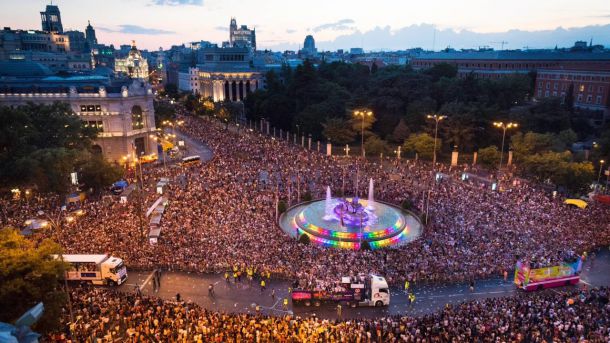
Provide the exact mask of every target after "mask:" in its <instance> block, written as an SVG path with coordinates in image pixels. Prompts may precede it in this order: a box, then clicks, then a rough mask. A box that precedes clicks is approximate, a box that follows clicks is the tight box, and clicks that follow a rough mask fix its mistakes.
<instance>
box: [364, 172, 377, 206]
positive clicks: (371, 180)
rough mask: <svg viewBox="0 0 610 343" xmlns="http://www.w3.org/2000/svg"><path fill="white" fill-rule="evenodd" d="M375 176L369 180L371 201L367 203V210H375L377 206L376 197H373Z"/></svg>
mask: <svg viewBox="0 0 610 343" xmlns="http://www.w3.org/2000/svg"><path fill="white" fill-rule="evenodd" d="M373 196H374V195H373V178H371V179H370V180H369V201H368V202H367V204H366V209H367V210H370V211H372V210H374V209H375V207H374V206H373V205H374V204H375V199H374V198H373Z"/></svg>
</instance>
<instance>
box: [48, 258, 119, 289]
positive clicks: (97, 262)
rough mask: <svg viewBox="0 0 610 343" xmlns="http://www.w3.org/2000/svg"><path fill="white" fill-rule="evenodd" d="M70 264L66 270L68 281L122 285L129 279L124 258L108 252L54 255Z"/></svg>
mask: <svg viewBox="0 0 610 343" xmlns="http://www.w3.org/2000/svg"><path fill="white" fill-rule="evenodd" d="M53 257H54V258H56V259H62V260H63V261H64V262H66V263H68V264H69V265H70V266H69V268H68V270H66V275H65V276H66V279H67V280H68V281H85V282H90V283H92V284H94V285H108V286H115V285H121V284H123V283H124V282H125V281H126V280H127V268H126V267H125V264H123V260H122V259H120V258H117V257H113V256H110V255H108V254H99V255H53Z"/></svg>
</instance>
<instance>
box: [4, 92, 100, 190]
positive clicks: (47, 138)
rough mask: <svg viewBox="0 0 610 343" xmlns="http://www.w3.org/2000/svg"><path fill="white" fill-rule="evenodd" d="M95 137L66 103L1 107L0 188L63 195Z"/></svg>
mask: <svg viewBox="0 0 610 343" xmlns="http://www.w3.org/2000/svg"><path fill="white" fill-rule="evenodd" d="M96 136H97V129H96V128H94V127H91V126H86V125H85V124H84V122H83V121H81V120H80V119H79V118H78V117H77V116H75V115H73V112H72V109H71V108H70V106H69V105H68V104H66V103H54V104H52V105H39V104H31V103H30V104H27V105H24V106H19V107H15V108H9V107H0V185H1V186H4V187H15V186H32V185H36V186H37V187H38V189H39V191H41V192H47V191H51V192H58V193H63V192H66V191H67V189H68V187H69V173H71V172H73V171H74V168H75V164H76V163H77V161H78V159H79V158H81V156H82V153H83V152H85V151H87V150H89V149H90V147H91V145H92V140H93V139H94V138H95V137H96Z"/></svg>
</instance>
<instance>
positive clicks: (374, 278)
mask: <svg viewBox="0 0 610 343" xmlns="http://www.w3.org/2000/svg"><path fill="white" fill-rule="evenodd" d="M366 286H368V287H366ZM368 292H370V293H368ZM364 294H365V297H364V299H363V301H361V302H360V303H359V305H361V306H376V307H380V306H387V305H390V288H389V287H388V282H387V281H386V279H385V278H384V277H383V276H378V275H372V274H371V275H370V276H368V277H367V280H366V282H365V292H364Z"/></svg>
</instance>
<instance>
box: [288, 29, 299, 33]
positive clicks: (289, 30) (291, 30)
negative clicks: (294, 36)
mask: <svg viewBox="0 0 610 343" xmlns="http://www.w3.org/2000/svg"><path fill="white" fill-rule="evenodd" d="M295 32H297V30H293V29H288V30H286V33H287V34H291V33H295Z"/></svg>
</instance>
